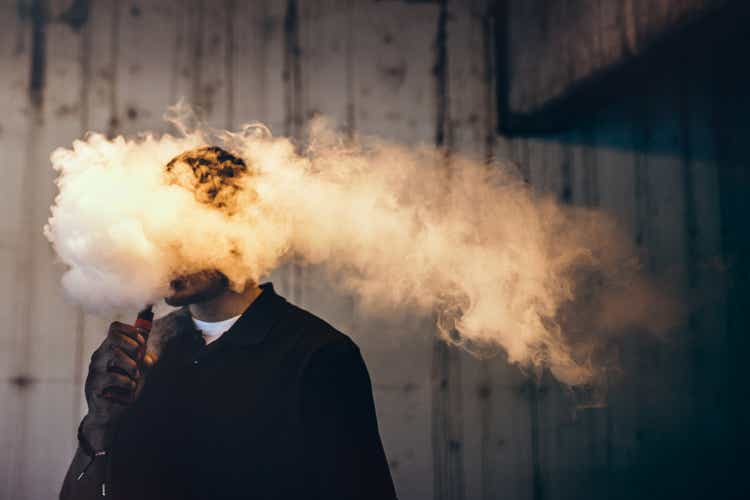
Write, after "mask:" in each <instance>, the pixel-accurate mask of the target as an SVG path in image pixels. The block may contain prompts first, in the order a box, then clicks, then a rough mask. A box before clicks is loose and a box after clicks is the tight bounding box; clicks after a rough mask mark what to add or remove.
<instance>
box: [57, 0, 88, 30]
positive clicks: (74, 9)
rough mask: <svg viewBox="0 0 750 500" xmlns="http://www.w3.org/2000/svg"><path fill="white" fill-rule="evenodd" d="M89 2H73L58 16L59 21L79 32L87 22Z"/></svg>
mask: <svg viewBox="0 0 750 500" xmlns="http://www.w3.org/2000/svg"><path fill="white" fill-rule="evenodd" d="M89 7H90V2H89V0H73V3H72V4H71V5H70V7H68V9H67V10H65V11H64V12H63V13H62V14H60V20H61V21H62V22H64V23H66V24H67V25H69V26H70V27H71V28H73V29H74V30H76V31H80V30H81V28H83V26H84V25H85V24H86V23H87V22H88V20H89Z"/></svg>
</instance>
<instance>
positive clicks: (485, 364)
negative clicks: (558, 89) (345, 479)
mask: <svg viewBox="0 0 750 500" xmlns="http://www.w3.org/2000/svg"><path fill="white" fill-rule="evenodd" d="M483 10H484V12H483V15H482V17H481V18H480V20H479V22H480V23H481V28H482V51H483V59H484V81H483V84H484V92H485V95H484V99H485V111H484V118H485V121H484V134H485V135H484V159H485V161H486V162H488V163H489V162H491V161H492V159H493V156H494V153H495V131H496V120H497V117H496V113H497V107H496V106H495V103H494V92H495V88H494V82H495V80H494V78H495V67H494V64H493V62H494V53H493V47H494V45H493V41H492V35H493V30H492V28H493V24H494V22H495V20H494V17H493V15H494V14H495V13H494V12H493V11H492V7H491V4H490V3H488V2H486V3H485V4H484V5H483ZM474 20H476V16H475V17H474ZM480 363H481V365H480V366H481V373H482V375H481V377H482V388H481V389H480V395H479V396H480V401H481V422H480V425H481V430H480V432H481V435H480V439H481V444H480V446H481V457H480V460H481V462H480V467H481V483H482V484H481V487H482V488H481V491H482V493H481V495H482V499H483V500H490V499H491V498H495V497H496V493H495V488H494V484H495V483H494V481H493V474H492V472H493V470H494V467H493V466H494V460H493V453H492V450H493V439H492V420H493V412H492V403H493V396H494V392H493V391H492V387H493V380H492V375H491V372H490V364H489V363H490V362H489V361H488V360H486V359H483V360H481V361H480Z"/></svg>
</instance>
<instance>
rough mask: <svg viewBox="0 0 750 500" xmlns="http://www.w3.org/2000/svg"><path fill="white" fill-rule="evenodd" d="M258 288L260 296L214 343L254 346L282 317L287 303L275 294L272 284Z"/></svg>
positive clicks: (265, 284)
mask: <svg viewBox="0 0 750 500" xmlns="http://www.w3.org/2000/svg"><path fill="white" fill-rule="evenodd" d="M260 288H261V293H260V295H259V296H258V297H257V298H256V299H255V300H254V301H253V302H252V303H251V304H250V305H249V306H248V308H247V309H245V312H243V313H242V316H240V319H238V320H237V322H236V323H235V324H234V325H232V327H231V328H230V329H229V330H227V331H226V332H225V333H224V334H223V335H222V336H221V337H222V338H220V339H219V340H217V341H216V342H220V341H222V340H223V341H224V342H226V343H231V344H234V345H239V346H246V345H255V344H259V343H261V342H263V340H264V339H265V338H266V337H267V336H268V334H269V333H270V332H271V330H272V329H273V327H274V325H276V323H277V322H278V321H279V320H280V319H281V317H282V316H283V312H284V310H285V308H286V306H287V304H288V302H287V301H286V299H284V297H282V296H280V295H278V294H277V293H276V291H275V290H274V289H273V284H272V283H264V284H262V285H260Z"/></svg>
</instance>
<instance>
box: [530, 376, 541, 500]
mask: <svg viewBox="0 0 750 500" xmlns="http://www.w3.org/2000/svg"><path fill="white" fill-rule="evenodd" d="M527 387H528V390H529V416H530V421H531V474H532V475H531V481H532V484H531V487H532V498H533V499H534V500H542V499H543V498H544V488H543V483H542V463H541V453H540V446H539V383H538V382H537V381H536V379H534V380H529V382H528V386H527Z"/></svg>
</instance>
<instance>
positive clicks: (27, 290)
mask: <svg viewBox="0 0 750 500" xmlns="http://www.w3.org/2000/svg"><path fill="white" fill-rule="evenodd" d="M46 16H47V1H46V0H34V2H33V3H32V7H31V44H32V45H31V60H30V61H29V66H30V75H29V94H28V97H29V104H30V107H31V111H30V113H29V115H28V119H29V129H28V135H27V138H26V168H24V170H23V174H22V179H21V203H23V205H24V206H22V207H20V212H21V216H20V218H19V221H18V222H19V223H18V235H19V240H21V241H23V244H22V245H19V247H18V252H17V254H16V255H17V261H16V268H15V273H14V280H13V281H14V283H17V284H19V288H20V290H19V291H18V294H17V295H16V296H15V297H14V300H15V307H14V308H13V320H12V322H13V323H12V325H11V328H12V331H13V332H14V338H15V344H16V345H15V346H14V348H13V350H12V352H14V353H16V356H15V357H14V359H15V362H16V366H15V371H16V373H17V375H16V376H15V377H14V378H15V379H16V380H17V381H18V382H17V383H16V384H14V387H15V389H17V390H18V391H19V393H20V394H19V399H20V405H19V406H20V408H19V411H18V420H17V421H16V422H15V427H16V432H15V433H14V442H13V445H15V446H14V447H15V451H14V450H13V449H11V450H8V451H9V455H10V456H12V457H13V460H12V461H11V464H12V465H11V473H10V483H11V484H10V485H9V487H8V491H9V492H11V497H12V498H21V497H22V494H21V489H22V487H23V485H22V484H21V482H20V480H19V479H20V478H21V476H22V473H21V470H22V468H23V467H27V466H29V464H26V463H25V462H26V441H27V439H28V428H27V425H26V424H27V420H28V414H29V397H30V395H29V393H28V389H29V386H30V383H33V382H34V380H33V379H32V378H31V376H30V374H29V369H30V366H29V365H30V362H31V341H32V339H31V337H32V333H33V332H32V300H33V297H34V295H35V288H36V287H35V284H36V272H35V271H36V266H34V260H35V259H34V251H33V247H34V239H35V236H36V231H35V230H34V228H33V224H34V212H35V210H36V208H37V200H36V196H35V194H36V192H37V189H36V174H37V169H38V168H39V162H38V158H37V149H36V146H37V143H38V135H39V131H40V128H41V126H42V123H43V120H44V83H45V78H44V74H45V71H46V67H45V66H46V59H47V58H46V42H47V41H46V36H45V35H46V33H45V23H46ZM13 445H12V446H13Z"/></svg>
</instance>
